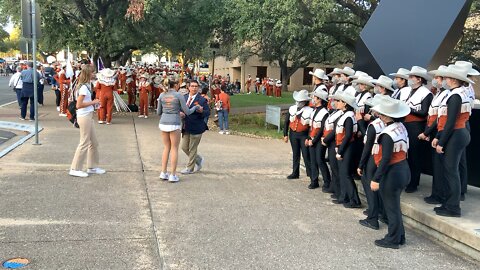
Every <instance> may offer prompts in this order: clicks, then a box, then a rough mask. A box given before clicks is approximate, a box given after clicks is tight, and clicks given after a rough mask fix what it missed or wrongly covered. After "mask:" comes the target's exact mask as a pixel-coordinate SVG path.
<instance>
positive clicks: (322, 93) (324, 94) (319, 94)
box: [312, 89, 328, 101]
mask: <svg viewBox="0 0 480 270" xmlns="http://www.w3.org/2000/svg"><path fill="white" fill-rule="evenodd" d="M312 96H316V97H319V98H321V99H323V100H325V101H328V93H327V92H326V91H324V90H320V89H317V90H315V91H313V92H312Z"/></svg>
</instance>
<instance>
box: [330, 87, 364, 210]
mask: <svg viewBox="0 0 480 270" xmlns="http://www.w3.org/2000/svg"><path fill="white" fill-rule="evenodd" d="M334 98H335V100H337V102H336V105H335V106H336V108H337V110H341V111H343V115H342V116H341V117H340V118H339V119H338V121H337V125H336V127H335V145H336V147H337V148H336V156H335V157H336V158H337V160H338V172H339V178H340V190H341V194H340V198H339V199H337V200H333V203H335V204H343V206H344V207H345V208H359V207H361V202H360V198H359V197H358V191H357V187H356V185H355V182H354V181H353V178H352V174H351V169H352V164H353V150H354V148H353V144H352V143H353V141H354V140H355V137H354V136H355V134H356V133H357V130H358V128H357V121H356V120H355V109H357V104H356V102H355V97H354V96H352V95H350V94H347V93H345V92H342V93H340V94H339V93H337V94H336V95H335V96H334Z"/></svg>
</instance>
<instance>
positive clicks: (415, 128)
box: [404, 66, 433, 193]
mask: <svg viewBox="0 0 480 270" xmlns="http://www.w3.org/2000/svg"><path fill="white" fill-rule="evenodd" d="M429 79H430V76H429V75H428V73H427V70H426V69H424V68H421V67H418V66H413V67H412V70H411V71H410V72H409V73H408V84H409V86H410V87H411V88H412V89H411V91H410V94H409V96H408V98H407V100H406V101H405V102H406V103H407V105H408V106H409V107H410V114H409V115H407V116H406V117H405V123H404V125H405V128H407V130H408V136H409V137H408V138H409V141H410V147H409V149H408V165H409V167H410V170H411V179H410V183H409V184H408V186H407V188H406V190H405V192H407V193H412V192H415V191H417V188H418V185H419V183H420V174H421V173H422V167H423V160H424V153H425V152H426V151H427V149H428V148H427V145H426V144H425V142H424V141H422V140H420V139H418V135H420V133H422V132H423V131H424V130H425V125H426V122H427V116H428V109H429V108H430V104H431V103H432V100H433V94H432V92H431V91H430V90H429V89H428V88H427V87H425V86H426V85H427V81H428V80H429Z"/></svg>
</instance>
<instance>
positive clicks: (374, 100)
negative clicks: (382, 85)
mask: <svg viewBox="0 0 480 270" xmlns="http://www.w3.org/2000/svg"><path fill="white" fill-rule="evenodd" d="M386 98H388V96H387V95H380V94H377V95H375V96H374V97H373V98H369V99H367V100H365V105H367V106H370V107H374V106H377V105H378V104H380V103H382V102H383V100H385V99H386Z"/></svg>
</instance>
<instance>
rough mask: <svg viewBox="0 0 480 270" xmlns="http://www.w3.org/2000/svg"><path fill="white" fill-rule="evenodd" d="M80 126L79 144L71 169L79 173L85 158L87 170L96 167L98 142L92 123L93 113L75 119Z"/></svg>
mask: <svg viewBox="0 0 480 270" xmlns="http://www.w3.org/2000/svg"><path fill="white" fill-rule="evenodd" d="M77 122H78V125H79V126H80V143H79V144H78V147H77V151H76V152H75V156H74V157H73V161H72V166H71V169H73V170H77V171H81V170H82V167H83V163H84V162H85V157H86V158H87V168H89V169H92V168H97V167H98V159H99V157H98V141H97V135H96V134H95V126H94V121H93V112H92V113H89V114H88V115H87V116H80V117H78V118H77Z"/></svg>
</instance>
